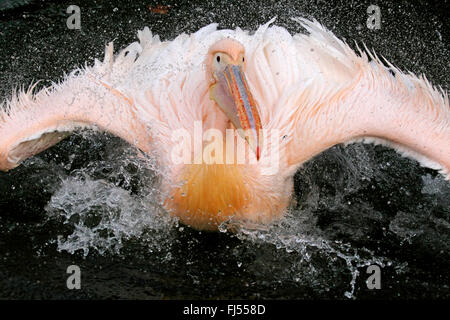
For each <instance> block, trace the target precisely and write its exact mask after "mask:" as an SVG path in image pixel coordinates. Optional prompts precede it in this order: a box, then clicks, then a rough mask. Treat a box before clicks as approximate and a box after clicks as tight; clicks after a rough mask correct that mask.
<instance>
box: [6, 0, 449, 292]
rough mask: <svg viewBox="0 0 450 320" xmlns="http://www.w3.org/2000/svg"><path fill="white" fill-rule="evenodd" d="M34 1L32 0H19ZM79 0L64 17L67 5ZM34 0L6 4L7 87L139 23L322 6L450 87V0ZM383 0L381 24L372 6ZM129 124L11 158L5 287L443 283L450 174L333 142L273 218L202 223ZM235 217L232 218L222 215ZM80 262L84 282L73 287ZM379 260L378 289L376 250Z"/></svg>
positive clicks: (232, 23) (295, 287) (287, 288)
mask: <svg viewBox="0 0 450 320" xmlns="http://www.w3.org/2000/svg"><path fill="white" fill-rule="evenodd" d="M23 2H25V1H23ZM70 4H76V5H78V6H80V8H81V19H82V20H81V30H68V29H67V27H66V19H67V17H68V14H67V13H66V8H67V7H68V6H69V5H70ZM157 4H158V3H157V2H152V1H124V2H121V1H109V2H108V3H106V1H76V2H72V1H70V2H69V1H34V2H33V1H31V4H28V5H24V6H19V7H18V8H16V9H13V10H7V11H0V95H1V96H2V97H8V96H9V95H10V92H11V88H12V87H14V86H17V85H25V86H28V85H30V84H31V83H32V82H33V81H36V80H39V79H42V80H43V81H42V82H41V83H40V84H39V86H45V85H49V84H51V82H52V81H57V80H59V79H61V78H62V76H63V73H64V72H70V71H71V70H72V69H73V68H74V67H76V66H79V65H83V64H84V63H85V62H86V61H87V63H88V64H91V63H92V62H93V60H94V58H101V57H102V56H103V48H104V45H105V43H107V42H109V41H110V40H115V47H116V48H121V47H124V46H125V45H126V44H128V43H131V42H132V41H135V39H136V31H137V30H139V29H142V28H143V27H144V26H149V27H150V29H151V30H152V31H153V32H155V33H157V34H160V35H161V36H162V38H163V39H171V38H173V37H174V36H176V35H178V34H179V33H181V32H194V31H196V30H197V29H198V28H200V27H201V26H204V25H206V24H208V23H212V22H218V23H220V27H232V28H234V27H236V26H239V27H241V28H244V29H249V30H255V29H256V28H257V27H258V25H260V24H262V23H264V22H267V21H268V20H270V19H271V18H272V17H274V16H277V20H276V24H278V25H282V26H284V27H286V28H287V29H288V30H289V31H291V32H299V31H301V30H300V28H299V27H298V25H296V24H295V23H294V22H293V21H291V20H290V18H291V17H295V16H303V17H308V18H311V17H315V18H316V19H317V20H319V21H320V22H322V23H323V24H325V25H326V26H327V27H328V28H329V29H331V30H332V31H333V32H335V33H336V35H338V36H339V37H341V38H345V39H346V40H347V42H349V44H350V45H352V46H353V40H355V41H357V42H358V43H359V44H361V43H362V42H364V43H366V44H367V46H368V47H369V48H372V47H373V48H374V49H375V50H376V52H377V53H379V54H381V55H383V56H385V57H386V58H387V59H388V60H390V61H391V62H392V63H394V65H396V66H398V67H399V68H400V69H402V70H410V71H412V72H414V73H416V74H419V73H425V74H426V75H427V77H428V78H429V79H430V80H431V81H432V82H433V83H434V84H437V85H441V86H442V87H443V88H445V89H448V88H449V76H448V75H449V63H448V61H449V56H450V55H449V46H448V44H449V26H448V17H447V16H446V12H448V9H449V6H448V2H446V1H439V2H436V3H434V2H432V3H426V2H425V1H421V2H414V3H412V2H408V1H395V2H390V1H383V2H377V1H373V3H372V2H365V1H362V2H357V1H342V2H339V1H332V2H329V1H265V2H261V3H260V2H257V1H249V2H243V1H231V2H227V1H206V2H203V1H198V2H188V1H186V2H178V3H170V2H164V3H163V2H161V3H160V4H162V5H167V4H171V7H170V8H169V10H168V13H167V14H159V13H154V12H151V10H149V7H148V6H150V7H152V8H155V7H156V6H157ZM370 4H377V5H379V7H380V9H381V15H382V24H381V29H380V30H376V31H374V30H369V29H368V28H367V27H366V20H367V13H366V9H367V7H368V6H369V5H370ZM153 169H154V168H152V166H151V162H150V163H148V162H145V163H144V162H143V161H142V160H138V159H137V157H136V154H135V153H134V151H133V149H132V148H130V147H129V146H127V145H126V144H125V143H124V142H122V141H121V140H120V139H117V138H115V137H112V136H110V135H107V134H101V133H94V132H90V131H86V132H80V133H77V134H74V135H73V136H71V137H70V138H68V139H67V140H65V141H63V142H62V143H60V144H59V145H57V146H55V147H53V148H52V149H50V150H48V151H46V152H44V153H43V154H41V155H38V156H36V157H34V158H32V159H29V160H27V161H26V162H25V163H24V164H23V165H22V166H21V167H19V168H17V169H15V170H13V171H11V172H10V173H8V174H5V173H0V298H3V299H10V298H33V299H40V298H48V299H57V298H70V299H71V298H73V299H78V298H125V299H129V298H137V299H161V298H169V299H171V298H214V299H216V298H250V299H256V298H276V299H279V298H282V299H317V298H331V299H346V297H354V298H357V299H404V298H433V299H448V298H449V296H450V291H449V285H450V282H449V275H448V270H449V267H450V264H449V261H450V259H449V258H450V251H449V248H450V232H449V231H450V216H449V214H450V209H449V208H450V184H449V183H448V182H445V181H444V180H443V178H442V177H441V176H439V175H437V174H436V172H434V171H432V170H429V169H425V168H422V167H420V166H419V165H418V164H417V163H416V162H414V161H412V160H408V159H404V158H401V157H399V156H398V155H397V154H396V153H395V152H393V151H391V150H389V149H387V148H384V147H379V146H378V147H374V146H371V145H362V144H353V145H350V146H347V147H343V146H336V147H334V148H332V149H330V150H328V151H327V152H325V153H323V154H322V155H320V156H318V157H317V158H315V159H313V160H311V161H309V162H308V163H307V164H306V165H305V166H304V167H303V168H302V169H300V170H299V171H298V173H297V174H296V177H295V198H296V204H295V205H294V206H293V208H292V210H291V212H290V213H289V214H288V216H287V217H286V219H285V220H283V221H282V222H280V223H279V224H277V225H274V226H271V227H270V228H268V229H267V230H258V231H254V230H242V231H241V232H240V233H238V234H237V235H232V234H230V233H229V232H218V233H204V232H203V233H202V232H197V231H194V230H190V229H189V228H186V227H183V226H182V225H178V224H177V222H176V221H173V220H171V219H170V218H168V217H167V215H165V214H164V212H163V211H162V210H161V209H160V208H159V206H158V204H157V203H155V202H154V200H152V199H155V194H156V193H157V192H158V190H157V184H156V180H157V178H158V177H157V175H158V174H157V170H156V171H155V170H153ZM224 231H226V230H224ZM72 264H75V265H78V266H80V268H81V271H82V288H81V290H74V291H72V290H68V289H67V287H66V279H67V276H68V275H67V274H66V269H67V267H68V266H69V265H72ZM371 264H378V265H380V266H381V267H382V268H381V270H382V280H381V283H382V289H380V290H369V289H368V288H367V286H366V283H365V280H366V279H367V277H368V276H369V275H368V274H367V273H366V269H367V266H368V265H371Z"/></svg>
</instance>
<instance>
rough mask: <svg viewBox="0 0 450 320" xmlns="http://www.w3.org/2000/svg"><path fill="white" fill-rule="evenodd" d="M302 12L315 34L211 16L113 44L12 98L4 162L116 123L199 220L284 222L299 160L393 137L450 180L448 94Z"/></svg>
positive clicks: (196, 223) (393, 143) (2, 123)
mask: <svg viewBox="0 0 450 320" xmlns="http://www.w3.org/2000/svg"><path fill="white" fill-rule="evenodd" d="M296 20H297V22H299V23H300V24H301V25H302V26H303V27H304V28H305V29H306V33H304V34H295V35H291V34H290V33H289V32H288V31H287V30H286V29H284V28H282V27H278V26H275V25H273V20H271V21H270V22H268V23H266V24H264V25H261V26H260V27H259V28H258V29H257V30H256V31H255V32H254V33H249V32H248V31H244V30H242V29H240V28H237V29H236V30H219V29H218V28H217V24H210V25H208V26H205V27H204V28H202V29H200V30H199V31H197V32H195V33H193V34H190V35H187V34H181V35H180V36H178V37H176V38H175V39H174V40H171V41H161V40H160V38H159V37H158V36H157V35H153V34H152V33H151V31H150V30H149V29H148V28H144V29H143V30H142V31H139V32H138V39H139V41H137V42H134V43H132V44H130V45H129V46H128V47H126V48H125V49H123V50H122V51H121V52H120V53H118V54H116V55H115V54H114V49H113V44H112V43H109V44H108V45H107V46H106V49H105V57H104V60H103V61H99V60H96V61H95V63H94V64H93V66H85V67H83V68H79V69H76V70H75V71H73V72H72V73H70V74H69V75H67V76H66V77H65V79H64V80H63V81H61V82H60V83H55V84H53V85H52V86H50V87H47V88H44V89H42V90H40V91H38V92H34V91H35V90H34V88H33V87H30V89H28V90H20V91H19V92H14V93H13V95H12V97H11V98H10V99H8V100H6V101H5V102H4V103H3V105H2V108H0V112H1V113H0V170H2V171H8V170H10V169H13V168H15V167H17V166H18V165H19V164H20V163H21V162H22V161H23V160H24V159H26V158H28V157H31V156H33V155H36V154H37V153H39V152H41V151H43V150H45V149H47V148H49V147H51V146H52V145H54V144H56V143H58V142H59V141H61V140H62V139H64V138H65V137H67V136H68V135H69V134H70V133H71V132H72V131H74V130H78V129H80V128H97V129H100V130H104V131H108V132H110V133H112V134H114V135H116V136H119V137H121V138H122V139H124V140H126V141H127V142H129V143H130V144H132V145H133V146H135V147H136V148H137V149H138V151H140V152H142V154H152V155H155V157H156V158H157V162H158V165H159V166H160V167H161V172H163V174H162V175H161V181H160V184H161V185H160V190H161V196H160V197H161V199H160V201H161V203H162V204H163V206H164V208H165V209H166V210H167V212H168V213H169V214H171V215H174V216H176V217H178V218H179V220H180V221H181V222H182V223H183V224H186V225H188V226H191V227H193V228H196V229H199V230H217V229H218V228H219V227H220V225H221V224H222V223H224V222H227V221H230V220H232V221H237V222H240V223H244V224H245V223H247V224H255V225H261V224H262V225H265V224H269V223H271V222H273V221H275V220H276V219H279V218H280V217H282V216H283V214H284V213H285V212H286V210H287V208H288V207H289V204H290V202H291V197H292V191H293V176H294V174H295V172H296V170H297V169H298V168H299V167H300V166H301V165H302V164H303V163H305V162H306V161H308V160H309V159H311V158H312V157H314V156H316V155H318V154H320V153H321V152H322V151H324V150H326V149H327V148H330V147H332V146H333V145H336V144H341V143H352V142H355V141H363V142H367V143H377V144H378V143H381V144H384V145H387V146H390V147H392V148H394V149H395V150H396V151H398V152H399V153H400V154H401V155H403V156H408V157H412V158H414V159H416V160H417V161H418V162H419V163H420V164H422V165H424V166H427V167H430V168H432V169H435V170H439V172H440V173H441V174H443V175H444V177H445V178H446V179H447V180H448V179H449V178H450V175H449V172H450V171H449V170H450V108H449V100H448V95H447V93H446V92H444V91H443V90H442V88H436V87H434V86H432V85H431V84H430V82H429V81H428V80H427V79H426V77H425V76H421V77H417V76H415V75H414V74H412V73H403V72H402V71H400V70H399V69H398V68H396V67H395V66H393V65H392V64H391V63H389V62H388V61H387V60H385V61H384V62H382V61H381V59H380V58H378V56H377V55H376V54H375V53H372V52H370V51H369V50H367V48H366V50H365V51H363V50H360V49H359V48H358V50H357V51H358V52H355V51H353V50H352V49H351V48H350V47H349V46H348V45H347V44H346V43H345V42H343V41H341V40H340V39H338V38H337V37H336V36H335V35H334V34H333V33H332V32H330V31H328V30H327V29H326V28H325V27H324V26H322V25H321V24H320V23H319V22H317V21H316V20H306V19H302V18H301V19H300V18H298V19H296ZM242 147H243V148H244V149H242ZM238 149H239V150H241V151H239V150H238ZM242 150H243V151H242ZM239 152H241V153H239ZM239 160H240V161H239Z"/></svg>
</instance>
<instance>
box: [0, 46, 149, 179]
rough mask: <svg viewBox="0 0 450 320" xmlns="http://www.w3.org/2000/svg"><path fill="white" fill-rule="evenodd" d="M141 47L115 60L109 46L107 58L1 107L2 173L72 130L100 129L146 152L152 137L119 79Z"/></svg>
mask: <svg viewBox="0 0 450 320" xmlns="http://www.w3.org/2000/svg"><path fill="white" fill-rule="evenodd" d="M137 54H138V49H137V48H136V46H135V45H134V46H133V45H132V46H130V47H128V48H127V49H125V50H123V51H122V52H121V53H120V54H119V55H118V56H117V57H114V56H113V46H112V43H110V44H109V45H108V46H107V47H106V51H105V60H104V61H103V62H102V63H101V62H99V61H96V64H95V65H94V67H92V68H85V69H82V70H81V69H80V70H76V71H74V72H72V73H71V74H70V75H69V76H67V77H66V79H65V80H64V81H63V82H61V83H60V84H54V85H53V86H51V87H50V88H45V89H43V90H41V91H39V92H38V93H36V94H33V88H31V89H29V90H28V91H27V92H24V91H21V92H20V93H18V94H13V97H12V98H11V99H10V100H9V101H6V105H4V106H0V170H3V171H7V170H9V169H12V168H14V167H16V166H18V165H19V164H20V162H21V161H23V160H24V159H26V158H28V157H30V156H33V155H35V154H37V153H39V152H41V151H43V150H45V149H47V148H49V147H51V146H52V145H54V144H56V143H58V142H59V141H61V140H62V139H64V138H65V137H67V136H68V135H69V134H70V133H71V132H72V131H73V130H75V129H78V128H86V127H97V128H100V129H102V130H105V131H108V132H111V133H112V134H114V135H117V136H119V137H121V138H123V139H124V140H126V141H128V142H129V143H131V144H133V145H135V146H137V147H138V148H139V149H141V150H142V151H144V152H149V151H150V150H149V148H150V134H149V132H148V130H147V126H146V123H145V122H144V121H143V120H142V118H141V117H138V114H137V110H136V105H135V104H134V101H133V100H132V99H131V98H129V97H127V96H125V95H124V94H123V93H121V91H120V89H118V88H117V87H116V85H115V83H117V81H115V80H116V79H123V78H125V77H126V76H127V72H129V70H130V66H131V64H133V63H134V61H135V58H136V55H137Z"/></svg>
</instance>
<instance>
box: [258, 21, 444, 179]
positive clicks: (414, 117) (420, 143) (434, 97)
mask: <svg viewBox="0 0 450 320" xmlns="http://www.w3.org/2000/svg"><path fill="white" fill-rule="evenodd" d="M298 21H299V22H300V23H301V24H302V26H303V27H304V28H305V29H306V30H307V31H308V32H309V34H306V35H305V34H299V35H295V36H293V37H290V35H285V37H286V38H287V39H286V40H284V41H283V42H282V43H280V44H279V45H278V48H273V50H272V48H270V47H268V45H266V47H265V49H264V55H263V54H261V55H260V56H261V57H260V60H261V61H263V60H264V59H265V60H264V61H265V63H266V64H267V67H266V68H265V70H269V71H263V70H262V68H260V69H258V72H259V73H260V74H263V72H266V73H269V75H266V76H256V77H254V79H256V80H255V81H254V83H256V85H255V86H258V85H259V87H261V89H262V90H260V91H261V92H264V93H265V94H266V95H268V96H269V98H271V99H272V100H273V102H271V104H272V105H274V106H275V107H274V108H273V109H271V110H270V112H269V114H270V119H265V120H266V124H268V126H269V128H283V130H284V134H285V136H284V137H286V139H284V142H283V143H284V144H285V145H284V148H285V152H286V159H287V162H288V166H289V167H291V168H292V170H293V172H295V169H296V168H298V166H300V165H301V164H302V163H304V162H305V161H307V160H309V159H311V158H312V157H314V156H315V155H317V154H319V153H321V152H322V151H324V150H325V149H327V148H329V147H331V146H333V145H335V144H339V143H350V142H354V141H363V142H371V143H382V144H385V145H388V146H391V147H393V148H394V149H395V150H397V151H398V152H400V153H401V154H402V155H405V156H409V157H412V158H414V159H416V160H418V161H419V162H420V163H421V164H422V165H425V166H427V167H431V168H433V169H437V170H440V171H441V173H443V174H444V175H445V176H446V177H447V178H450V176H449V173H450V107H449V100H448V95H447V94H446V93H445V92H443V90H442V89H436V88H434V87H433V86H432V85H431V84H430V83H429V82H428V80H427V79H426V78H425V77H420V78H419V77H416V76H415V75H413V74H412V73H410V74H405V73H403V72H401V71H400V70H398V69H397V68H395V67H394V66H393V65H392V64H390V63H389V62H387V61H386V64H387V65H388V67H386V66H385V65H384V64H383V63H382V62H381V61H380V59H379V58H378V57H377V56H376V55H374V54H371V53H370V52H369V53H368V54H369V57H370V58H371V59H372V61H370V62H369V58H368V56H367V55H366V54H365V53H363V52H362V51H361V50H359V51H360V52H359V54H356V53H355V52H354V51H353V50H352V49H351V48H350V47H349V46H348V45H347V44H345V43H344V42H343V41H341V40H339V39H338V38H336V37H335V36H334V35H333V34H332V33H331V32H330V31H328V30H326V29H325V28H324V27H323V26H322V25H320V24H319V23H318V22H316V21H314V22H312V21H309V20H305V19H299V20H298ZM271 29H272V28H271ZM268 31H270V30H268ZM285 33H286V31H285ZM266 34H267V31H266ZM282 35H283V33H281V32H279V31H277V36H278V38H280V37H282ZM272 38H275V37H272ZM276 41H278V40H272V42H275V43H276ZM255 52H256V51H255ZM277 52H278V53H277ZM277 54H278V55H279V56H281V58H280V57H277ZM255 56H257V57H258V54H255ZM263 75H264V74H263ZM264 78H267V79H269V80H270V79H273V82H274V84H273V85H270V84H267V83H269V82H270V81H269V82H268V81H265V82H263V81H262V79H264ZM277 79H280V80H279V81H278V83H276V80H277ZM258 81H259V82H258ZM271 92H273V93H271ZM255 96H256V98H257V99H258V98H260V101H268V100H270V99H263V97H261V96H260V95H259V96H258V94H255ZM274 97H276V99H275V98H274ZM267 108H268V109H270V106H269V107H267ZM266 114H267V113H266Z"/></svg>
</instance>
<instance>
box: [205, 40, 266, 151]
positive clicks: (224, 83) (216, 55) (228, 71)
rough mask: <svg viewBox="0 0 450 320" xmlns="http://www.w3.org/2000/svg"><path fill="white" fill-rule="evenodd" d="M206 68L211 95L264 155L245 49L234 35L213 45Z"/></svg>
mask: <svg viewBox="0 0 450 320" xmlns="http://www.w3.org/2000/svg"><path fill="white" fill-rule="evenodd" d="M206 72H207V77H208V78H209V79H210V80H209V81H210V88H209V93H210V98H211V99H212V100H214V101H215V102H216V104H217V105H218V106H219V107H220V109H222V111H223V112H224V113H225V115H226V116H227V117H228V118H229V120H230V121H231V123H232V124H233V125H234V127H235V128H236V129H237V131H238V133H239V135H240V136H241V137H242V138H244V139H245V140H246V141H247V142H248V144H249V145H250V147H251V148H252V149H253V151H254V152H255V154H256V159H257V160H259V158H260V156H261V148H262V137H261V129H262V126H261V119H260V115H259V111H258V107H257V106H256V103H255V101H254V99H253V96H252V94H251V92H250V89H249V86H248V83H247V79H246V77H245V49H244V46H243V45H242V44H241V43H239V42H238V41H236V40H233V39H229V38H227V39H222V40H219V41H217V42H215V43H214V44H213V45H212V46H211V47H210V49H209V52H208V55H207V58H206Z"/></svg>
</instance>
